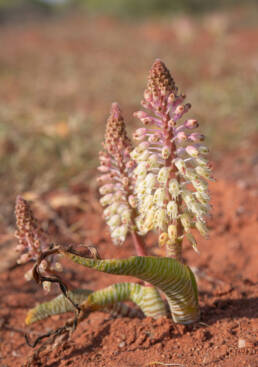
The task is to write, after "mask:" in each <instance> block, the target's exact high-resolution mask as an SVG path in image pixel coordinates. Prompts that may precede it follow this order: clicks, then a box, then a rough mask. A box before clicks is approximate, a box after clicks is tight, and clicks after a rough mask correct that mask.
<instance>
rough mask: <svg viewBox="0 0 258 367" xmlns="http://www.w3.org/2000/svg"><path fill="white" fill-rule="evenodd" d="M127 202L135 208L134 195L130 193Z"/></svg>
mask: <svg viewBox="0 0 258 367" xmlns="http://www.w3.org/2000/svg"><path fill="white" fill-rule="evenodd" d="M128 202H129V204H130V205H131V207H132V208H136V207H137V200H136V197H135V196H134V195H130V196H129V197H128Z"/></svg>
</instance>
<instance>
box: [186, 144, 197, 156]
mask: <svg viewBox="0 0 258 367" xmlns="http://www.w3.org/2000/svg"><path fill="white" fill-rule="evenodd" d="M185 151H186V153H187V154H189V155H190V157H198V154H199V151H198V149H197V148H196V147H195V146H193V145H188V146H187V147H186V148H185Z"/></svg>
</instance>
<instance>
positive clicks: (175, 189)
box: [168, 178, 180, 199]
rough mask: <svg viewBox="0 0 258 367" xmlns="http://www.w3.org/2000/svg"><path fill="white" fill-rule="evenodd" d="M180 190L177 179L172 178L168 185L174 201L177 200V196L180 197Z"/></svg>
mask: <svg viewBox="0 0 258 367" xmlns="http://www.w3.org/2000/svg"><path fill="white" fill-rule="evenodd" d="M179 190H180V188H179V183H178V181H177V180H176V179H175V178H172V179H171V180H170V181H169V184H168V191H169V193H170V194H171V196H172V197H173V199H175V198H177V196H178V195H179Z"/></svg>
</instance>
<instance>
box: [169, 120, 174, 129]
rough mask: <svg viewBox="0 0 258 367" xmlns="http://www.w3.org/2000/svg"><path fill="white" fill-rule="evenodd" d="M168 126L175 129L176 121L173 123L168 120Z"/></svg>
mask: <svg viewBox="0 0 258 367" xmlns="http://www.w3.org/2000/svg"><path fill="white" fill-rule="evenodd" d="M168 126H169V127H171V128H173V127H175V126H176V121H174V120H173V119H171V120H169V121H168Z"/></svg>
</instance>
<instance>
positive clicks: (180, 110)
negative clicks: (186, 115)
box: [175, 105, 185, 115]
mask: <svg viewBox="0 0 258 367" xmlns="http://www.w3.org/2000/svg"><path fill="white" fill-rule="evenodd" d="M184 110H185V108H184V106H183V105H179V106H177V108H176V110H175V114H176V115H181V114H182V113H183V112H184Z"/></svg>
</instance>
